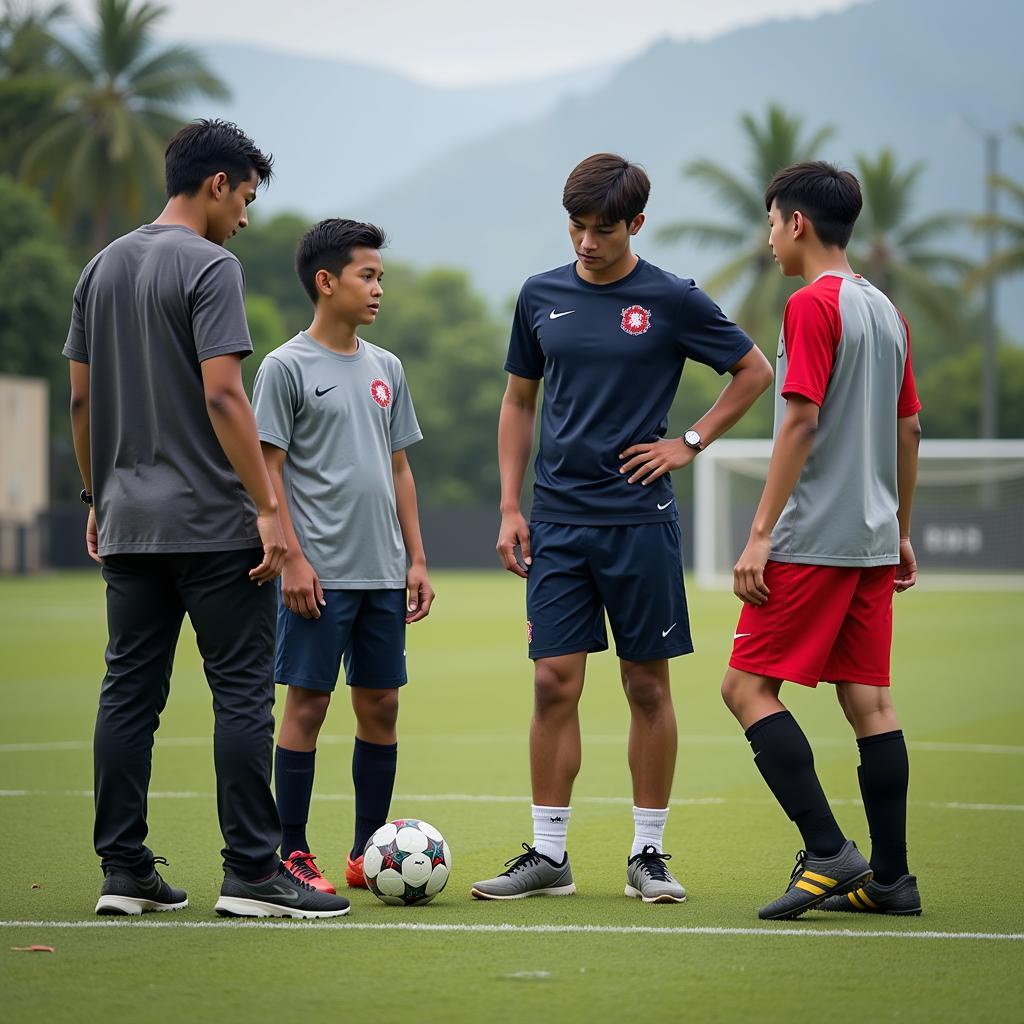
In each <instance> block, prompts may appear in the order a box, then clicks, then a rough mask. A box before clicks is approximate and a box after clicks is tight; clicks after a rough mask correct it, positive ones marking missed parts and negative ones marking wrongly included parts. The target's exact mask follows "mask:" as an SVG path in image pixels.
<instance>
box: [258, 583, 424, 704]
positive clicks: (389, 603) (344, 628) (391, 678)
mask: <svg viewBox="0 0 1024 1024" xmlns="http://www.w3.org/2000/svg"><path fill="white" fill-rule="evenodd" d="M405 594H406V592H405V590H404V589H402V590H325V591H324V600H325V601H326V602H327V604H326V606H324V607H322V608H321V609H320V618H319V619H304V618H303V617H302V616H301V615H296V614H295V612H291V611H289V610H288V609H287V608H285V606H284V601H282V600H281V598H280V583H278V602H277V656H276V658H275V662H274V678H275V679H276V680H277V681H278V682H279V683H281V684H282V685H284V686H288V685H291V686H304V687H306V688H307V689H309V690H327V691H331V690H333V689H334V688H335V686H337V684H338V675H339V673H340V671H341V663H342V660H344V662H345V681H346V682H347V683H348V685H349V686H365V687H369V688H370V689H379V690H393V689H395V688H396V687H399V686H404V685H405V683H406V680H407V676H406V672H405V616H406V614H407V609H406V606H405V601H406V597H405Z"/></svg>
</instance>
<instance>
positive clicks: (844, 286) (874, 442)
mask: <svg viewBox="0 0 1024 1024" xmlns="http://www.w3.org/2000/svg"><path fill="white" fill-rule="evenodd" d="M790 395H803V396H805V397H806V398H809V399H811V401H813V402H815V403H817V404H818V405H819V406H820V407H821V412H820V414H819V417H818V432H817V435H816V436H815V439H814V445H813V447H812V448H811V453H810V455H809V456H808V458H807V462H806V463H805V465H804V468H803V470H802V472H801V473H800V478H799V480H798V481H797V484H796V487H795V488H794V489H793V493H792V495H790V499H789V501H788V502H787V503H786V507H785V509H784V510H783V512H782V515H781V516H780V517H779V521H778V523H777V524H776V526H775V529H774V530H773V531H772V549H771V555H770V556H769V557H771V558H772V559H773V560H774V561H776V562H800V563H804V564H809V565H840V566H842V565H849V566H872V565H895V564H897V563H898V562H899V523H898V521H897V519H896V510H897V508H898V507H899V496H898V493H897V484H896V420H897V418H899V417H904V416H911V415H913V414H914V413H915V412H917V411H918V409H920V408H921V403H920V402H919V401H918V399H917V392H916V390H915V388H914V374H913V369H912V367H911V363H910V333H909V330H908V328H907V324H906V321H905V320H904V319H903V317H902V316H901V314H900V313H899V311H898V310H897V309H896V307H895V306H893V304H892V303H891V302H890V301H889V300H888V299H887V298H886V297H885V295H883V294H882V293H881V292H880V291H879V290H878V289H877V288H875V287H874V286H873V285H871V284H869V283H868V282H867V281H866V280H865V279H864V278H863V277H860V276H859V275H845V274H838V273H834V272H828V273H825V274H822V275H821V276H820V277H819V278H817V279H816V280H815V281H813V282H812V283H811V284H809V285H807V287H805V288H801V289H800V290H799V291H798V292H796V293H795V294H794V295H793V296H792V297H791V298H790V300H789V302H788V303H787V305H786V314H785V318H784V319H783V327H782V335H781V337H780V339H779V354H778V361H777V364H776V401H775V430H776V433H777V432H778V429H779V426H780V424H781V423H782V417H783V415H784V413H785V411H786V398H787V397H788V396H790Z"/></svg>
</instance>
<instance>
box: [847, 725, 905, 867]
mask: <svg viewBox="0 0 1024 1024" xmlns="http://www.w3.org/2000/svg"><path fill="white" fill-rule="evenodd" d="M857 746H858V747H859V748H860V767H859V768H858V769H857V778H858V780H859V781H860V795H861V797H862V798H863V800H864V812H865V813H866V814H867V818H868V830H869V831H870V832H871V870H872V871H874V873H875V881H876V882H880V883H881V884H882V885H891V884H892V883H893V882H895V881H896V879H898V878H901V877H902V876H903V875H906V874H909V873H910V869H909V868H908V867H907V784H908V782H909V779H910V762H909V761H908V760H907V744H906V742H905V741H904V739H903V731H902V730H901V729H897V730H896V731H895V732H883V733H879V734H878V735H877V736H865V737H864V738H863V739H859V740H857Z"/></svg>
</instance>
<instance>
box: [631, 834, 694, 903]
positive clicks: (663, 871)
mask: <svg viewBox="0 0 1024 1024" xmlns="http://www.w3.org/2000/svg"><path fill="white" fill-rule="evenodd" d="M671 859H672V855H671V854H669V853H658V850H657V848H656V847H654V846H645V847H644V848H643V849H642V850H641V851H640V852H639V853H638V854H636V855H635V856H633V857H630V858H629V860H628V861H627V862H626V895H627V896H631V897H632V898H633V899H635V900H643V901H644V903H685V902H686V890H685V889H684V888H683V887H682V886H681V885H680V884H679V883H678V882H677V881H676V880H675V879H674V878H673V877H672V872H671V871H669V869H668V868H667V867H666V866H665V861H667V860H671Z"/></svg>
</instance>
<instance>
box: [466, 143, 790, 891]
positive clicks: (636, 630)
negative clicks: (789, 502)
mask: <svg viewBox="0 0 1024 1024" xmlns="http://www.w3.org/2000/svg"><path fill="white" fill-rule="evenodd" d="M649 192H650V182H649V181H648V179H647V175H646V174H645V173H644V171H643V169H642V168H640V167H638V166H637V165H635V164H631V163H629V162H628V161H627V160H624V159H623V158H622V157H620V156H615V155H613V154H610V153H598V154H595V155H594V156H591V157H588V158H587V159H586V160H584V161H583V162H582V163H581V164H580V165H579V166H578V167H576V169H575V170H574V171H573V172H572V174H570V175H569V179H568V181H567V182H566V185H565V191H564V193H563V196H562V204H563V206H564V207H565V209H566V211H567V212H568V214H569V237H570V239H571V240H572V244H573V249H574V250H575V253H576V260H575V262H573V263H570V264H568V265H567V266H564V267H559V268H558V269H557V270H551V271H549V272H548V273H546V274H538V275H537V276H536V277H531V278H530V279H529V280H528V281H527V282H526V284H525V285H524V286H523V289H522V291H521V292H520V295H519V302H518V304H517V306H516V312H515V320H514V323H513V326H512V339H511V342H510V344H509V351H508V358H507V360H506V362H505V369H506V371H507V372H508V374H509V379H508V388H507V390H506V392H505V397H504V399H503V401H502V405H501V416H500V420H499V427H498V460H499V464H500V470H501V513H502V518H501V532H500V534H499V537H498V545H497V547H498V553H499V555H500V556H501V560H502V562H503V563H504V565H505V568H506V569H508V570H509V572H513V573H515V574H516V575H517V576H521V577H522V578H524V579H525V580H526V581H527V584H526V608H527V639H528V642H529V654H530V658H532V659H533V661H534V690H535V707H534V715H533V721H532V723H531V726H530V766H531V775H532V783H533V821H534V840H533V845H532V846H531V845H529V844H526V843H524V844H523V847H524V849H525V851H526V852H525V853H524V854H522V855H521V856H519V857H517V858H516V859H515V860H514V861H512V862H510V866H509V867H508V870H506V871H504V872H503V873H502V874H500V875H499V876H498V877H497V878H492V879H488V880H486V881H483V882H477V883H476V885H474V886H473V889H472V893H473V895H474V896H476V897H477V898H478V899H520V898H522V897H524V896H539V895H568V894H570V893H573V892H575V891H576V887H575V884H574V883H573V878H572V869H571V868H570V866H569V857H568V854H567V853H566V833H567V829H568V823H569V816H570V814H571V808H570V806H569V801H570V797H571V794H572V784H573V781H574V780H575V778H576V775H577V773H578V771H579V768H580V757H581V754H580V727H579V714H578V705H579V699H580V696H581V695H582V692H583V680H584V675H585V672H586V665H587V654H588V653H590V652H594V651H603V650H607V648H608V641H607V638H606V635H605V622H604V620H605V612H607V614H608V618H609V620H610V622H611V626H612V633H613V635H614V637H615V647H616V654H617V655H618V657H619V659H620V670H621V676H622V685H623V688H624V690H625V693H626V699H627V701H628V702H629V709H630V716H631V724H630V732H629V767H630V771H631V773H632V776H633V803H634V807H633V817H634V822H635V833H634V839H633V846H632V850H631V851H630V855H629V859H628V862H627V885H626V895H627V896H631V897H634V898H638V899H642V900H644V901H645V902H647V903H681V902H683V900H685V898H686V892H685V890H684V889H683V887H682V886H681V885H680V884H679V882H678V881H676V879H675V878H673V877H672V875H671V873H670V872H669V870H668V868H667V866H666V863H665V862H666V861H667V860H668V859H669V855H668V854H667V853H665V851H664V848H663V845H662V836H663V833H664V829H665V822H666V820H667V818H668V803H669V794H670V791H671V786H672V775H673V772H674V769H675V760H676V742H677V737H676V718H675V711H674V709H673V707H672V696H671V691H670V688H669V671H668V659H669V658H673V657H676V656H678V655H681V654H689V653H690V652H691V651H692V650H693V645H692V643H691V641H690V628H689V621H688V618H687V611H686V595H685V593H684V590H683V570H682V552H681V547H680V535H679V524H678V510H677V508H676V503H675V495H674V492H673V490H672V484H671V481H670V478H669V476H668V473H669V472H670V471H671V470H674V469H682V468H683V467H685V466H687V465H689V464H690V462H692V461H693V459H694V458H695V457H696V456H697V454H698V452H700V451H701V449H702V448H705V447H706V446H707V445H708V444H710V443H711V442H712V441H714V440H715V438H717V437H719V436H721V435H722V434H724V433H725V432H726V431H727V430H728V429H729V428H730V427H732V426H733V425H734V424H735V423H736V422H737V421H738V420H739V419H740V418H741V417H742V416H743V415H744V413H745V412H746V411H747V410H748V409H749V408H750V406H751V405H752V404H753V403H754V402H755V400H756V399H757V398H758V396H759V395H760V394H761V393H762V392H764V391H765V390H766V389H767V388H768V387H769V385H770V384H771V381H772V369H771V365H770V364H769V362H768V360H767V359H765V357H764V355H763V354H762V352H761V351H760V350H759V349H758V348H757V347H756V346H755V345H754V344H753V342H752V341H751V340H750V339H749V338H748V337H747V336H746V334H744V333H743V331H741V330H740V329H739V328H738V327H737V326H736V325H735V324H733V323H732V322H731V321H729V320H727V319H726V317H725V316H724V315H723V314H722V311H721V310H720V309H719V308H718V306H717V305H715V303H714V302H713V301H712V300H711V299H710V298H708V296H707V295H705V294H704V293H703V292H702V291H701V290H700V289H699V288H697V286H696V285H695V284H694V283H693V281H690V280H686V279H683V278H678V277H676V276H675V275H674V274H670V273H668V272H667V271H664V270H659V269H658V268H657V267H655V266H653V265H652V264H650V263H647V262H646V261H644V260H642V259H640V258H639V257H638V256H636V255H635V254H634V253H633V251H632V248H631V244H630V240H631V239H632V237H633V236H634V235H636V234H637V233H638V232H639V231H640V228H641V227H642V226H643V223H644V214H643V209H644V207H645V205H646V203H647V197H648V193H649ZM687 359H695V360H697V361H698V362H701V363H704V364H706V365H708V366H711V367H713V368H714V369H715V370H716V371H717V372H718V373H725V372H726V371H728V372H729V373H730V374H731V375H732V379H731V380H730V381H729V383H728V385H727V386H726V387H725V389H724V390H723V391H722V393H721V395H720V396H719V398H718V401H717V402H715V404H714V406H713V407H712V408H711V409H710V410H708V412H707V413H705V415H704V416H702V417H701V418H700V419H699V420H698V421H697V422H696V423H695V424H694V425H693V427H692V428H691V429H690V430H688V431H687V432H686V433H685V434H684V435H683V437H680V438H670V439H669V438H666V437H665V434H666V432H667V430H668V413H669V408H670V407H671V405H672V401H673V399H674V398H675V394H676V389H677V387H678V386H679V379H680V375H681V374H682V370H683V365H684V363H685V362H686V360H687ZM541 380H543V381H544V403H543V409H542V413H541V439H540V451H539V452H538V454H537V459H536V462H535V471H536V484H535V486H534V496H533V507H532V511H531V515H530V522H529V524H527V521H526V519H525V518H524V516H523V514H522V512H521V510H520V497H521V493H522V487H523V479H524V476H525V474H526V466H527V462H528V460H529V457H530V451H531V448H532V442H533V435H534V426H535V420H536V409H537V393H538V389H539V386H540V382H541ZM517 549H518V554H517Z"/></svg>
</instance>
